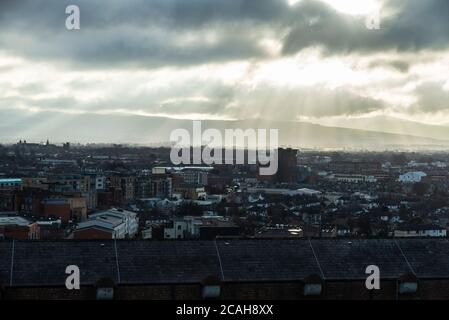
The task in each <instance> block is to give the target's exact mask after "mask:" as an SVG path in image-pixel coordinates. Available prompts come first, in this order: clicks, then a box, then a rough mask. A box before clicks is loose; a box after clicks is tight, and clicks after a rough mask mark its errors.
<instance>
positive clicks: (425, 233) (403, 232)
mask: <svg viewBox="0 0 449 320" xmlns="http://www.w3.org/2000/svg"><path fill="white" fill-rule="evenodd" d="M394 236H395V237H396V238H417V237H437V238H441V237H446V236H447V232H446V229H445V228H442V227H439V226H435V225H415V226H413V225H409V226H402V227H400V228H398V229H397V230H395V231H394Z"/></svg>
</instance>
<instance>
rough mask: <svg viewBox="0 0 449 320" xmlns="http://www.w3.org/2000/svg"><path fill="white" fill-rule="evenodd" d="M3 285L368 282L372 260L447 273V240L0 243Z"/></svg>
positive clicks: (429, 274) (385, 266)
mask: <svg viewBox="0 0 449 320" xmlns="http://www.w3.org/2000/svg"><path fill="white" fill-rule="evenodd" d="M0 257H1V259H0V283H2V284H6V285H9V284H11V285H12V286H38V285H50V286H64V283H65V279H66V276H67V275H66V274H65V268H66V267H67V266H68V265H71V264H75V265H77V266H78V267H79V268H80V270H81V284H82V285H83V284H84V285H85V284H94V283H95V282H96V281H97V280H98V279H100V278H102V277H110V278H111V279H113V280H114V281H116V282H117V283H122V284H158V283H199V282H201V280H203V279H204V278H205V277H207V276H211V275H212V276H218V277H220V278H221V279H222V280H223V281H225V282H238V281H245V282H251V281H270V282H276V281H297V280H303V279H304V278H305V277H307V276H310V275H312V274H317V275H320V276H321V277H322V278H324V279H325V280H364V279H366V274H365V270H366V267H367V266H368V265H377V266H379V268H380V270H381V277H382V278H383V279H397V278H399V277H400V276H401V275H403V274H407V273H414V274H416V276H417V277H418V278H420V279H425V278H427V279H448V278H449V272H448V270H449V239H406V240H405V239H401V240H393V239H370V240H341V239H316V240H304V239H278V240H273V239H266V240H261V239H257V240H256V239H232V240H230V239H229V240H228V239H226V240H224V239H221V240H220V239H219V240H217V241H142V240H139V241H131V240H122V241H119V240H117V241H113V240H108V241H107V240H104V241H93V240H70V241H14V242H12V241H0Z"/></svg>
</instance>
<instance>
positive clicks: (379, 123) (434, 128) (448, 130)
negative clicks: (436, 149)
mask: <svg viewBox="0 0 449 320" xmlns="http://www.w3.org/2000/svg"><path fill="white" fill-rule="evenodd" d="M336 126H338V127H343V128H350V129H362V130H371V131H382V132H388V133H396V134H405V135H413V136H419V137H427V138H433V139H438V140H449V126H444V125H442V126H438V125H428V124H424V123H420V122H415V121H407V120H402V119H398V118H393V117H386V116H378V117H372V118H350V119H339V120H337V123H336Z"/></svg>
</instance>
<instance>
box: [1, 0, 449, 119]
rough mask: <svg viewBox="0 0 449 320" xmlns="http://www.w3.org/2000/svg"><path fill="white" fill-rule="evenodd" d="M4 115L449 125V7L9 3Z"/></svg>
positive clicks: (372, 2)
mask: <svg viewBox="0 0 449 320" xmlns="http://www.w3.org/2000/svg"><path fill="white" fill-rule="evenodd" d="M69 4H76V5H78V6H79V8H80V10H81V30H79V31H68V30H66V28H65V20H66V17H67V15H66V14H65V8H66V6H67V5H69ZM376 7H379V8H380V13H381V17H380V23H381V29H380V30H370V29H368V28H367V27H366V25H365V20H366V18H367V15H371V14H372V13H373V12H375V11H376V10H375V9H376ZM0 109H9V110H11V109H12V110H20V112H24V113H27V112H39V111H48V110H54V111H58V112H64V113H100V114H103V113H104V114H115V113H129V114H137V115H163V116H167V117H173V118H183V119H247V118H267V119H278V120H302V121H313V122H320V123H327V124H332V123H333V122H334V121H335V122H337V121H338V119H340V118H343V117H344V118H348V117H372V116H376V115H388V116H389V115H391V116H395V117H400V118H403V119H409V120H416V121H421V122H425V123H431V124H439V123H449V1H447V0H391V1H390V0H384V1H382V0H333V1H331V0H298V1H295V0H127V1H123V0H104V1H100V0H97V1H92V0H70V1H62V0H54V1H52V0H1V1H0Z"/></svg>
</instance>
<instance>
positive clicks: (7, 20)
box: [0, 0, 449, 69]
mask: <svg viewBox="0 0 449 320" xmlns="http://www.w3.org/2000/svg"><path fill="white" fill-rule="evenodd" d="M69 4H76V5H78V6H79V7H80V9H81V30H80V31H76V32H69V31H67V30H65V27H64V26H65V19H66V14H65V8H66V6H67V5H69ZM386 7H387V8H395V9H397V10H398V11H399V13H398V14H397V15H395V16H393V17H389V18H386V19H384V20H382V21H381V23H382V29H381V30H376V31H372V30H368V29H366V28H365V23H364V18H362V17H356V16H350V15H344V14H341V13H338V12H337V11H335V10H334V9H332V8H331V7H329V6H328V5H326V4H324V3H322V2H320V1H318V0H302V1H301V2H299V3H298V4H297V5H295V6H293V7H290V6H288V4H287V1H285V0H257V1H255V0H149V1H148V0H130V1H121V0H108V1H106V0H103V1H88V0H57V1H56V0H21V1H15V0H2V1H0V28H1V30H2V32H1V33H0V48H2V49H3V50H6V51H9V52H11V53H13V54H16V55H20V56H26V57H27V58H28V59H34V60H52V61H53V60H56V61H61V62H64V63H70V64H74V65H76V66H85V67H88V68H95V67H100V68H113V67H132V66H137V67H148V68H154V67H159V66H166V65H181V66H182V65H194V64H201V63H209V62H223V61H230V60H239V59H252V58H254V59H258V58H264V57H266V56H267V53H266V52H265V51H264V50H263V49H262V48H261V47H260V46H259V44H258V41H259V40H260V39H261V38H262V37H263V35H264V32H271V34H278V35H279V40H281V41H283V42H284V45H283V52H284V54H287V55H289V54H294V53H296V52H298V51H300V50H302V49H304V48H307V47H310V46H321V47H324V48H325V49H326V51H327V53H329V54H332V53H345V52H350V51H362V52H371V51H382V50H386V49H396V50H419V49H440V48H446V47H447V46H448V44H449V32H448V30H449V19H448V12H449V1H447V0H426V1H422V0H389V1H387V4H386ZM207 32H212V33H214V37H215V39H214V41H207V40H206V39H205V37H206V33H207ZM284 33H287V36H286V37H285V39H283V38H282V35H283V34H284ZM188 38H192V39H193V41H190V42H186V41H183V40H185V39H188ZM398 67H399V68H402V67H401V66H398ZM402 69H404V68H402Z"/></svg>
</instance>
